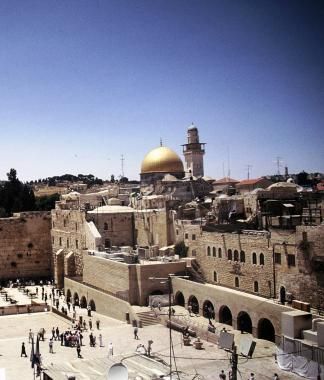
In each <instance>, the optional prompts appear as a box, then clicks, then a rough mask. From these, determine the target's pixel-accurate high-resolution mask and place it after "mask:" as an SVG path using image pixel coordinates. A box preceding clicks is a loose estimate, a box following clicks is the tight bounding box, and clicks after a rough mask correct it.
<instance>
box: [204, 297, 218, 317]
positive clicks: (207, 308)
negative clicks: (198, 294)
mask: <svg viewBox="0 0 324 380" xmlns="http://www.w3.org/2000/svg"><path fill="white" fill-rule="evenodd" d="M203 315H204V317H205V318H208V319H215V309H214V305H213V304H212V303H211V302H210V301H208V300H206V301H205V302H204V304H203Z"/></svg>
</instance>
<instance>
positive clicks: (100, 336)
mask: <svg viewBox="0 0 324 380" xmlns="http://www.w3.org/2000/svg"><path fill="white" fill-rule="evenodd" d="M99 347H103V344H102V335H101V334H99Z"/></svg>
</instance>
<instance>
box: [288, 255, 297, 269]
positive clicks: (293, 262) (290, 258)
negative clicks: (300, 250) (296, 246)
mask: <svg viewBox="0 0 324 380" xmlns="http://www.w3.org/2000/svg"><path fill="white" fill-rule="evenodd" d="M287 264H288V266H289V267H295V266H296V258H295V255H287Z"/></svg>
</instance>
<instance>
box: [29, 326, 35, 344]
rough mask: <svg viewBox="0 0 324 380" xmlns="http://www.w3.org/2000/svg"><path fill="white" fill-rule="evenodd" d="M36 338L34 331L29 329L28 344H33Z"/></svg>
mask: <svg viewBox="0 0 324 380" xmlns="http://www.w3.org/2000/svg"><path fill="white" fill-rule="evenodd" d="M33 338H34V333H33V332H32V329H29V333H28V343H32V342H33Z"/></svg>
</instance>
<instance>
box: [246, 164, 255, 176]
mask: <svg viewBox="0 0 324 380" xmlns="http://www.w3.org/2000/svg"><path fill="white" fill-rule="evenodd" d="M252 167H253V165H250V164H247V165H246V170H247V179H250V169H252Z"/></svg>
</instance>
